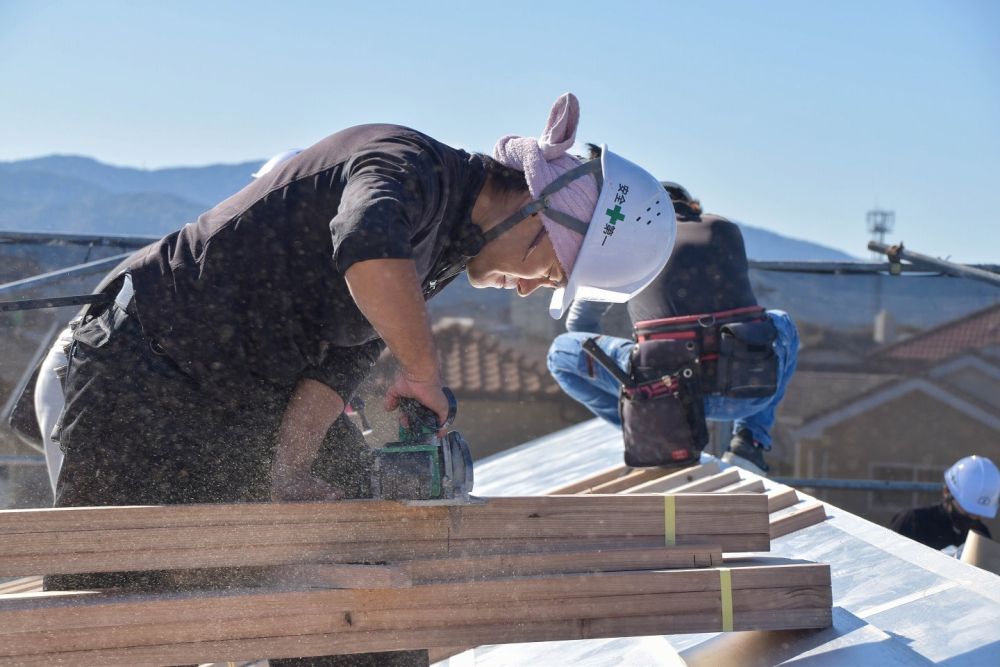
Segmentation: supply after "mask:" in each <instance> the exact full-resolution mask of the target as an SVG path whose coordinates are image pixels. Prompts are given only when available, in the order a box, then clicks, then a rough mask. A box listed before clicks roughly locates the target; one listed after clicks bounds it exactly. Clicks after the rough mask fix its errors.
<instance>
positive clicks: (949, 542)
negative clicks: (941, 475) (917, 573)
mask: <svg viewBox="0 0 1000 667" xmlns="http://www.w3.org/2000/svg"><path fill="white" fill-rule="evenodd" d="M958 519H959V520H957V521H956V517H955V516H954V515H952V514H951V513H950V512H948V509H947V508H946V507H945V506H944V503H937V504H934V505H928V506H927V507H916V508H914V509H911V510H906V511H905V512H900V513H899V514H897V515H896V516H894V517H892V522H891V523H890V524H889V528H891V529H892V530H894V531H895V532H897V533H899V534H900V535H903V536H905V537H909V538H910V539H911V540H916V541H917V542H920V543H921V544H925V545H927V546H929V547H930V548H931V549H937V550H939V551H940V550H941V549H944V548H945V547H949V546H959V545H961V544H965V539H966V538H967V537H968V536H969V530H974V531H976V532H977V533H980V534H981V535H985V536H986V537H992V536H991V535H990V531H989V529H988V528H987V527H986V526H985V525H984V524H983V522H981V521H977V520H975V519H966V518H965V517H959V518H958Z"/></svg>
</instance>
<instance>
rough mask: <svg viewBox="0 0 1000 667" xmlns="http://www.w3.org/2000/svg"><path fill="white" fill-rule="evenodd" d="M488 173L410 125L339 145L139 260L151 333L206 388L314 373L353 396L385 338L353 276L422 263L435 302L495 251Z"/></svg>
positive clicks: (143, 315) (362, 129) (362, 134)
mask: <svg viewBox="0 0 1000 667" xmlns="http://www.w3.org/2000/svg"><path fill="white" fill-rule="evenodd" d="M485 177H486V172H485V165H484V164H483V161H482V158H481V157H479V156H476V155H470V154H468V153H466V152H464V151H461V150H456V149H453V148H450V147H448V146H445V145H444V144H441V143H439V142H437V141H435V140H434V139H431V138H430V137H428V136H426V135H424V134H421V133H420V132H417V131H415V130H411V129H408V128H405V127H400V126H395V125H362V126H358V127H354V128H350V129H347V130H344V131H342V132H338V133H337V134H334V135H332V136H330V137H327V138H326V139H324V140H323V141H320V142H319V143H317V144H316V145H314V146H312V147H311V148H309V149H307V150H305V151H303V152H302V153H300V154H299V155H297V156H295V157H294V158H292V159H291V160H289V161H288V162H285V163H283V164H281V165H280V166H279V167H278V168H276V169H275V170H273V171H272V172H270V173H269V174H267V175H265V176H264V177H262V178H260V179H258V180H257V181H254V182H253V183H251V184H250V185H248V186H247V187H245V188H244V189H243V190H241V191H240V192H238V193H236V194H235V195H233V196H232V197H230V198H229V199H227V200H225V201H223V202H222V203H220V204H219V205H217V206H216V207H214V208H213V209H211V210H210V211H207V212H206V213H204V214H202V215H201V216H200V217H199V218H198V220H197V222H194V223H191V224H188V225H186V226H185V227H184V228H183V229H181V230H179V231H177V232H174V233H173V234H170V235H168V236H167V237H165V238H164V239H163V240H162V241H160V242H159V243H157V244H155V245H154V246H152V247H151V248H149V249H148V250H147V251H146V252H144V253H141V254H140V255H139V256H138V257H137V258H136V259H135V260H134V261H133V262H132V264H131V267H130V269H131V271H132V275H133V282H134V285H135V289H136V307H137V310H138V315H139V321H140V323H141V324H142V326H143V330H144V333H145V334H146V336H147V337H149V338H152V339H155V340H156V342H157V343H158V344H159V345H160V346H162V348H163V349H164V350H165V351H166V353H167V354H168V355H169V356H170V357H171V358H172V359H173V360H174V361H175V362H176V363H177V364H178V365H179V366H180V367H181V368H182V370H184V371H185V372H187V373H189V374H190V375H191V376H193V377H194V378H195V379H196V380H198V381H200V382H207V383H209V384H214V385H217V386H220V387H221V386H226V387H228V386H231V385H232V384H234V383H235V384H238V383H239V382H240V381H241V380H242V379H250V378H253V379H257V380H263V381H266V382H269V383H274V384H278V385H283V386H286V385H292V384H294V383H295V382H297V381H298V380H299V379H301V378H303V377H311V378H313V379H316V380H319V381H321V382H324V383H325V384H327V385H329V386H331V387H332V388H334V389H335V390H337V391H338V392H340V393H341V394H342V395H343V396H344V397H345V398H346V397H347V395H348V394H350V393H351V392H353V389H354V385H356V383H357V381H358V379H359V373H361V374H363V373H364V372H366V371H367V369H368V367H370V365H371V363H373V362H374V360H375V358H376V357H377V356H378V353H379V351H380V350H381V341H379V340H378V338H377V333H376V332H375V330H374V329H373V328H372V326H371V324H370V323H369V322H368V321H367V320H366V319H365V317H364V316H363V315H362V314H361V312H360V310H359V309H358V307H357V305H356V304H355V303H354V300H353V299H352V298H351V295H350V293H349V291H348V289H347V284H346V282H345V280H344V273H345V272H346V271H347V269H348V268H350V267H351V266H352V265H353V264H355V263H356V262H361V261H365V260H370V259H379V258H409V259H413V261H414V262H415V264H416V268H417V274H418V275H419V276H420V278H421V280H422V281H423V286H424V293H425V295H426V296H427V297H428V298H429V297H430V296H432V295H433V293H434V292H435V291H436V290H437V289H440V288H441V287H442V286H443V284H442V283H443V282H446V281H441V280H440V279H441V277H442V276H443V275H445V274H450V273H453V271H450V270H449V269H450V268H455V267H460V266H462V264H463V263H464V260H465V259H466V258H468V257H470V256H473V255H475V254H476V253H477V252H478V251H479V249H480V247H481V244H482V235H481V234H480V233H479V230H478V227H475V226H474V225H473V224H472V223H471V213H472V206H473V204H474V202H475V200H476V197H477V196H478V194H479V191H480V189H481V188H482V185H483V182H484V180H485ZM385 289H386V290H391V289H393V285H385Z"/></svg>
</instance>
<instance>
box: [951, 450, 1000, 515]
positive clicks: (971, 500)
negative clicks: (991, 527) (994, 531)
mask: <svg viewBox="0 0 1000 667" xmlns="http://www.w3.org/2000/svg"><path fill="white" fill-rule="evenodd" d="M944 483H945V484H946V485H947V486H948V490H949V491H951V495H952V497H954V498H955V502H957V503H958V505H959V507H961V508H962V509H963V510H965V511H966V512H968V513H969V514H974V515H976V516H984V517H986V518H988V519H992V518H994V517H996V515H997V497H998V496H1000V471H997V467H996V465H994V464H993V461H990V460H989V459H988V458H986V457H985V456H966V457H965V458H964V459H960V460H959V461H958V462H957V463H955V465H953V466H952V467H950V468H948V470H946V471H945V473H944Z"/></svg>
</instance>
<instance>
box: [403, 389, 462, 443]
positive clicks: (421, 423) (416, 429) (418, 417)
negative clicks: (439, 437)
mask: <svg viewBox="0 0 1000 667" xmlns="http://www.w3.org/2000/svg"><path fill="white" fill-rule="evenodd" d="M441 391H442V392H444V396H445V398H446V399H448V419H446V420H445V422H444V423H443V424H438V421H437V415H436V414H434V411H433V410H431V409H430V408H428V407H427V406H425V405H423V404H422V403H420V402H419V401H417V400H415V399H412V398H401V399H399V409H400V410H401V411H402V413H403V415H404V416H405V417H406V423H407V424H408V425H409V428H408V430H409V431H410V432H411V433H414V434H419V433H437V432H438V431H440V430H441V429H443V428H448V427H449V426H451V425H452V424H454V423H455V416H456V415H457V414H458V400H457V399H456V398H455V394H454V393H453V392H452V391H451V389H449V388H448V387H441Z"/></svg>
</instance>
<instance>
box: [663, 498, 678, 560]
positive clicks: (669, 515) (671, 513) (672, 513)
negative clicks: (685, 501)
mask: <svg viewBox="0 0 1000 667" xmlns="http://www.w3.org/2000/svg"><path fill="white" fill-rule="evenodd" d="M675 500H676V499H675V498H674V497H673V496H671V495H666V496H663V537H664V540H665V541H666V543H667V546H668V547H672V546H676V545H677V506H676V504H675V502H674V501H675Z"/></svg>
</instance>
